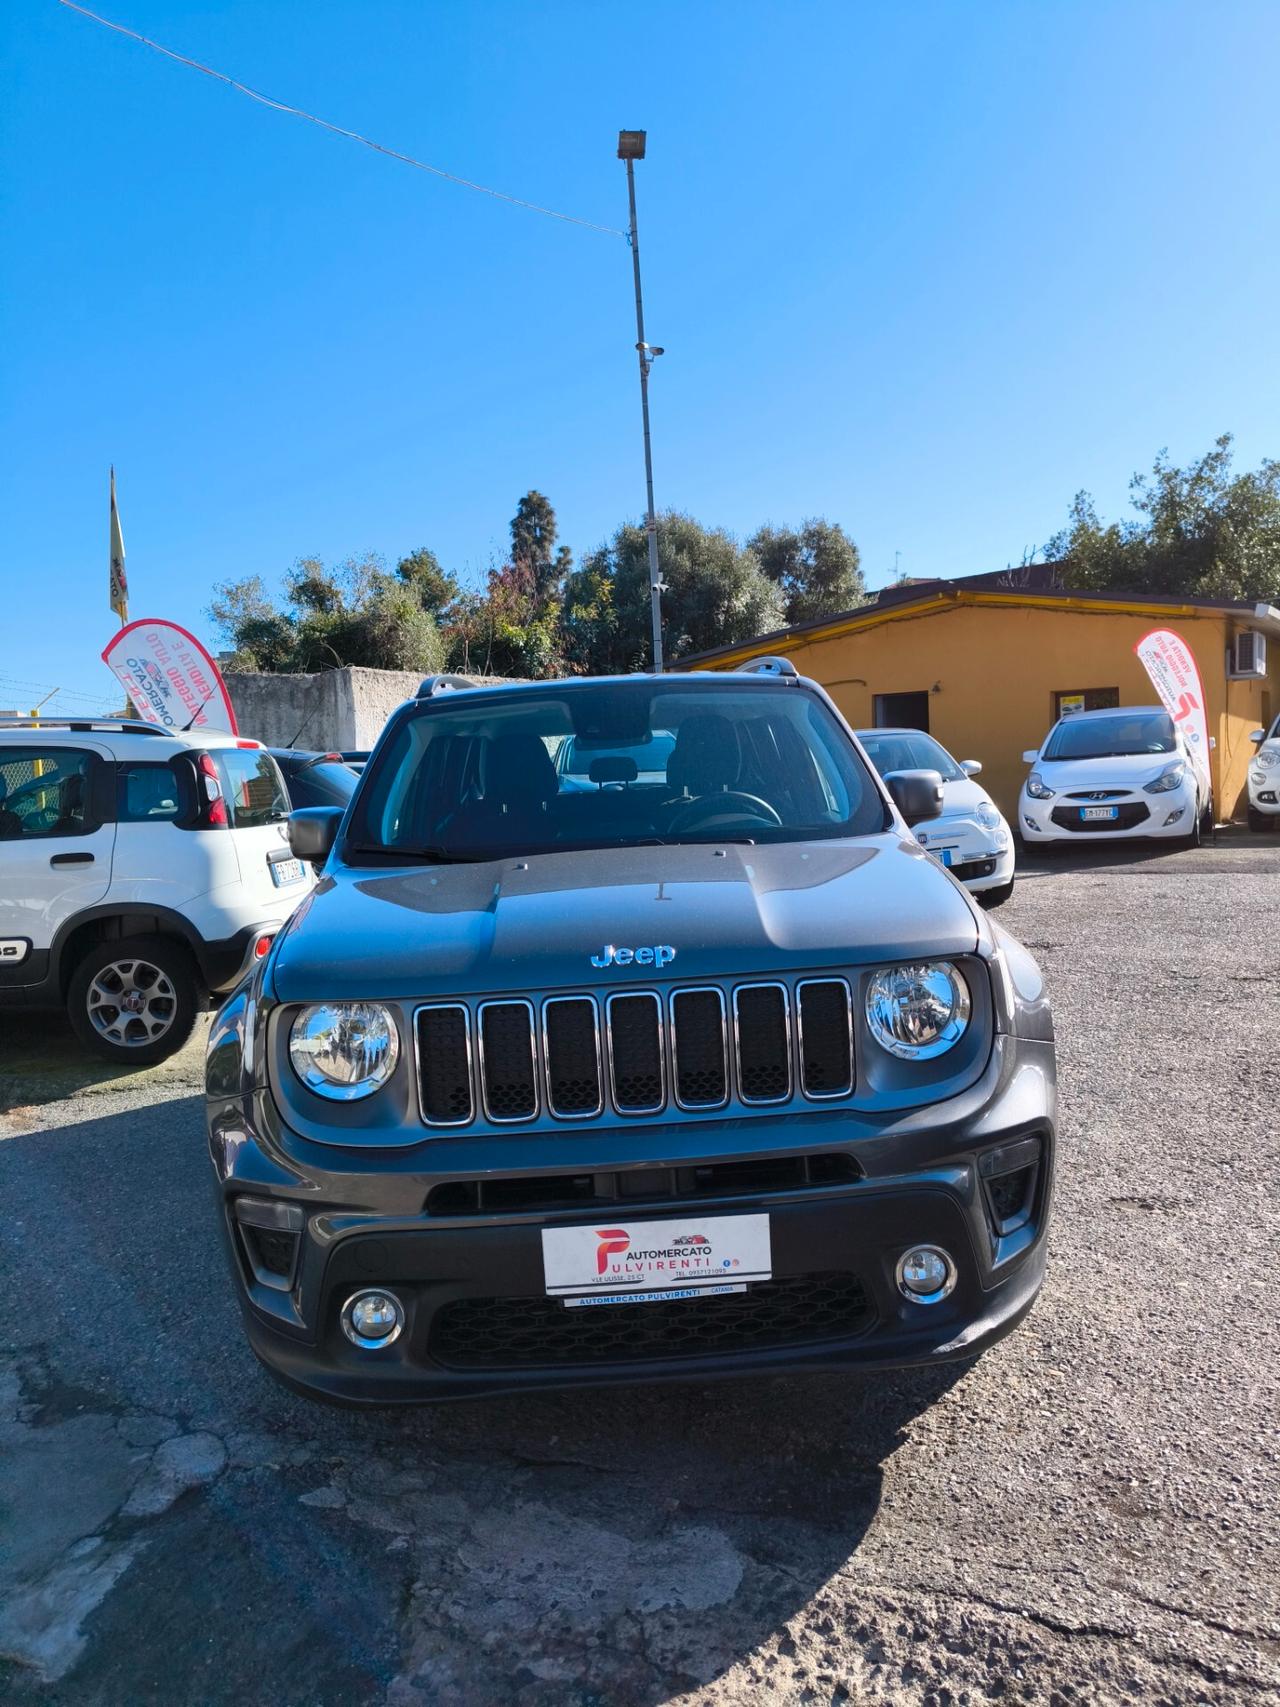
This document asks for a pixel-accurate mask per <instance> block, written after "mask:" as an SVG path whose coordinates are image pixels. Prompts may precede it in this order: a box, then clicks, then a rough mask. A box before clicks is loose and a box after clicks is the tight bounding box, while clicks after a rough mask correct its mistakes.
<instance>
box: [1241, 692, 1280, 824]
mask: <svg viewBox="0 0 1280 1707" xmlns="http://www.w3.org/2000/svg"><path fill="white" fill-rule="evenodd" d="M1249 739H1250V740H1251V741H1252V742H1253V744H1254V746H1255V747H1256V748H1257V749H1258V750H1257V752H1256V753H1255V754H1254V755H1253V758H1252V759H1251V760H1250V761H1249V785H1248V786H1249V828H1250V829H1251V830H1274V829H1275V828H1276V826H1277V825H1280V717H1277V718H1276V719H1275V721H1274V722H1273V723H1272V725H1271V727H1270V729H1255V730H1254V732H1253V734H1252V735H1251V736H1250V737H1249Z"/></svg>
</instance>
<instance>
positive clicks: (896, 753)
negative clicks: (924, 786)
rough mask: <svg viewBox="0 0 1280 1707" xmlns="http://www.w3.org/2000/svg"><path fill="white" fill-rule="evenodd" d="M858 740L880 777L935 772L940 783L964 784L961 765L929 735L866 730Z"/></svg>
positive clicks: (897, 730)
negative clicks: (894, 772) (900, 773)
mask: <svg viewBox="0 0 1280 1707" xmlns="http://www.w3.org/2000/svg"><path fill="white" fill-rule="evenodd" d="M858 739H859V740H860V741H861V742H862V745H863V746H864V747H865V748H866V749H867V757H868V758H869V759H870V760H871V763H872V764H873V765H874V766H875V767H876V769H877V770H878V771H879V772H880V775H881V776H888V774H889V773H890V771H937V772H938V773H939V774H940V776H941V777H942V780H943V782H963V781H964V772H963V771H962V770H961V769H960V766H959V765H958V764H957V763H956V761H955V760H954V759H953V758H952V757H951V754H950V753H949V752H948V751H947V749H946V748H945V747H940V746H939V745H938V743H937V742H936V741H935V740H934V738H933V736H932V735H925V734H923V733H921V732H920V731H918V730H915V729H894V730H891V731H888V732H882V731H879V730H875V729H867V730H864V731H862V732H861V733H860V734H859V736H858Z"/></svg>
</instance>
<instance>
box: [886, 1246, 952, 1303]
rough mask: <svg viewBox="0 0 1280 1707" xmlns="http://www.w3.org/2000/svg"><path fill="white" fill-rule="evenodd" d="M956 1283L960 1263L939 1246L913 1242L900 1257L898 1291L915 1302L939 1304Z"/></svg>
mask: <svg viewBox="0 0 1280 1707" xmlns="http://www.w3.org/2000/svg"><path fill="white" fill-rule="evenodd" d="M955 1283H956V1265H955V1264H954V1263H953V1262H952V1260H951V1258H950V1257H949V1256H948V1255H947V1253H946V1252H945V1251H944V1250H943V1249H942V1248H941V1246H939V1245H913V1246H912V1247H911V1249H910V1250H909V1251H904V1252H903V1253H902V1255H901V1256H900V1257H899V1258H898V1291H899V1292H901V1294H902V1296H903V1297H904V1298H909V1299H910V1300H911V1302H912V1303H913V1304H937V1303H939V1302H940V1301H941V1300H942V1299H943V1298H945V1297H946V1296H947V1294H948V1293H949V1292H950V1291H951V1289H952V1287H953V1286H954V1285H955Z"/></svg>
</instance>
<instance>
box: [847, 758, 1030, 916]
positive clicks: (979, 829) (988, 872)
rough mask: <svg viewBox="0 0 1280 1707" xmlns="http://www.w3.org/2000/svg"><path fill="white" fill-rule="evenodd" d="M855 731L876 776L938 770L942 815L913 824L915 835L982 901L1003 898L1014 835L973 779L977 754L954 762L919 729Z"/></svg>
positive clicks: (1009, 883) (1009, 889)
mask: <svg viewBox="0 0 1280 1707" xmlns="http://www.w3.org/2000/svg"><path fill="white" fill-rule="evenodd" d="M857 736H858V739H859V741H861V742H862V745H863V747H864V748H865V749H866V754H867V757H868V758H869V759H870V760H871V763H872V764H873V765H874V766H875V767H876V769H877V770H878V771H879V772H880V775H881V776H889V775H891V774H892V773H893V772H894V771H919V770H924V771H937V773H938V775H939V776H940V777H941V778H942V816H941V817H940V818H935V819H932V820H931V821H930V822H929V823H928V824H927V825H926V826H924V827H923V828H921V829H919V830H917V831H916V832H915V836H916V840H917V841H918V842H919V843H920V845H921V846H922V847H925V848H928V850H929V852H930V853H931V854H933V855H934V856H935V858H937V859H938V860H940V861H941V863H942V864H943V865H945V866H946V868H947V869H948V871H950V872H951V874H952V876H953V877H956V878H958V879H959V881H960V882H961V883H963V884H964V886H965V888H966V889H971V890H973V892H974V894H975V895H977V896H978V897H979V898H980V899H981V901H982V902H983V904H984V906H987V907H998V906H999V905H1000V903H1001V902H1002V901H1007V900H1008V899H1009V897H1010V895H1012V894H1013V861H1014V850H1013V837H1012V836H1011V835H1010V833H1009V825H1008V823H1007V822H1006V821H1005V818H1004V816H1003V814H1002V813H1001V811H1000V808H999V807H998V806H997V805H996V803H995V801H994V800H993V799H992V798H991V796H990V795H989V794H988V793H987V791H986V789H985V788H983V787H982V786H981V784H979V783H977V782H975V781H974V778H975V777H976V776H977V775H978V773H979V772H980V771H981V769H982V766H981V765H980V764H979V762H978V760H977V759H965V760H963V761H961V762H957V761H956V760H955V759H953V758H952V757H951V754H950V753H949V752H948V751H947V749H946V748H945V747H944V746H942V745H941V743H940V742H938V741H935V740H934V738H933V736H932V735H926V734H925V733H924V731H923V730H920V729H859V730H858V731H857Z"/></svg>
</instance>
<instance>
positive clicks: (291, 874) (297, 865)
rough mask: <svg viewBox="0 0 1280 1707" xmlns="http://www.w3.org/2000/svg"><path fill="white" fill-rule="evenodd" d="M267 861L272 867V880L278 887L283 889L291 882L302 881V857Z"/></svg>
mask: <svg viewBox="0 0 1280 1707" xmlns="http://www.w3.org/2000/svg"><path fill="white" fill-rule="evenodd" d="M267 863H268V864H269V865H270V867H271V881H272V882H273V883H274V884H275V886H276V888H277V889H283V888H285V887H286V885H288V884H290V883H301V882H302V861H301V860H300V859H273V860H269V861H268V862H267Z"/></svg>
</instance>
